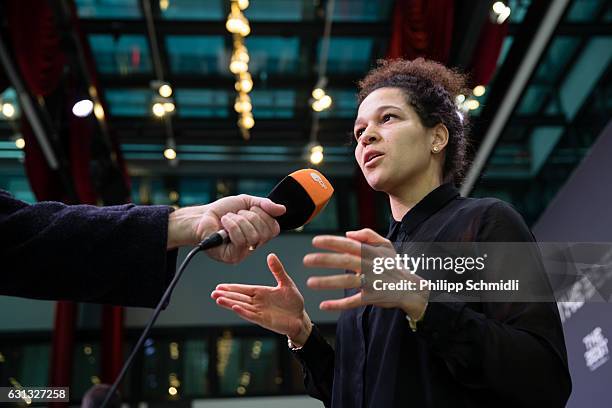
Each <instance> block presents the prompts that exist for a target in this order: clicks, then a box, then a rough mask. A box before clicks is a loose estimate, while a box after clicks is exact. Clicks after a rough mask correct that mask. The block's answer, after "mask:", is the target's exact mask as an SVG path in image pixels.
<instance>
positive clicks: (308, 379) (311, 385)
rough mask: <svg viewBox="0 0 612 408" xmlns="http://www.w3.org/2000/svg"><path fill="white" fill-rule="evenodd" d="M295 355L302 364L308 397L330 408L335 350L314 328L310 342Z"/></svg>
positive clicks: (315, 327) (295, 352) (314, 327)
mask: <svg viewBox="0 0 612 408" xmlns="http://www.w3.org/2000/svg"><path fill="white" fill-rule="evenodd" d="M293 355H294V356H295V357H296V358H297V359H298V361H299V362H300V364H302V368H303V371H304V385H305V386H306V392H308V395H310V396H311V397H313V398H316V399H318V400H321V401H323V404H324V405H325V406H326V407H330V406H331V395H332V385H333V382H334V349H333V348H332V347H331V346H330V345H329V343H327V341H326V340H325V338H323V336H322V335H321V332H320V331H319V329H318V328H317V326H312V332H311V333H310V336H309V337H308V340H306V343H305V344H304V346H303V347H302V348H301V349H300V350H297V351H294V352H293Z"/></svg>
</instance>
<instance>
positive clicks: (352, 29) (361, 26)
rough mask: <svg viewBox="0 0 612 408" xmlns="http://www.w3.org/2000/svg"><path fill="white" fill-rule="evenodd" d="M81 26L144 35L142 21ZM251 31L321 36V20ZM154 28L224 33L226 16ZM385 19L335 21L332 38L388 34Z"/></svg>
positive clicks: (266, 24) (256, 26) (159, 22)
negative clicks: (224, 17)
mask: <svg viewBox="0 0 612 408" xmlns="http://www.w3.org/2000/svg"><path fill="white" fill-rule="evenodd" d="M80 21H81V24H82V27H83V29H84V30H85V31H86V32H88V33H90V34H145V33H146V30H147V28H146V23H145V22H144V20H115V19H92V18H83V19H81V20H80ZM249 25H250V26H251V32H252V33H257V34H256V35H257V36H260V35H265V36H275V37H278V36H280V37H294V36H298V37H314V38H318V37H320V36H321V22H320V21H283V22H278V21H253V22H251V21H249ZM155 27H156V29H157V30H158V32H159V33H162V34H165V35H168V34H170V35H173V34H174V35H221V36H225V35H227V30H226V28H225V19H223V20H222V21H219V20H213V21H206V20H180V21H176V20H166V19H156V20H155ZM390 34H391V26H390V24H389V23H388V22H374V23H373V22H359V23H355V22H337V23H336V22H334V37H347V36H350V37H369V38H371V37H389V35H390Z"/></svg>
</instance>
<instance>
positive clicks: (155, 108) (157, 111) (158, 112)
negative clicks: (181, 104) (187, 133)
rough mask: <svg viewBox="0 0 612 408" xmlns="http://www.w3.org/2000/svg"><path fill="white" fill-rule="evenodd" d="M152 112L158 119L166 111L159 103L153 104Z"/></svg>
mask: <svg viewBox="0 0 612 408" xmlns="http://www.w3.org/2000/svg"><path fill="white" fill-rule="evenodd" d="M152 110H153V114H154V115H155V116H157V117H158V118H161V117H162V116H164V115H165V114H166V109H165V108H164V105H163V104H161V103H160V102H157V103H154V104H153V107H152Z"/></svg>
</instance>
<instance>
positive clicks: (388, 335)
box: [294, 184, 571, 408]
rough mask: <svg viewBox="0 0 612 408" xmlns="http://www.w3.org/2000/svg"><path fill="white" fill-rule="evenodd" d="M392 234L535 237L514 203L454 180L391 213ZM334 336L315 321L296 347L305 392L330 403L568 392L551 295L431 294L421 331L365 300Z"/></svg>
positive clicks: (410, 238) (561, 398)
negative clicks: (524, 298) (496, 299)
mask: <svg viewBox="0 0 612 408" xmlns="http://www.w3.org/2000/svg"><path fill="white" fill-rule="evenodd" d="M387 237H388V238H389V239H390V240H391V241H393V242H395V243H397V242H399V243H401V242H432V241H436V242H525V241H533V240H534V238H533V235H532V234H531V232H530V231H529V229H528V228H527V226H526V225H525V223H524V222H523V220H522V218H521V217H520V215H519V214H518V213H517V212H516V211H514V210H513V209H512V208H511V207H510V206H509V205H508V204H506V203H504V202H502V201H500V200H497V199H492V198H486V199H468V198H462V197H460V196H459V194H458V192H457V190H456V189H455V188H454V187H453V186H452V185H450V184H444V185H442V186H440V187H438V188H437V189H435V190H434V191H432V192H431V193H429V194H428V195H427V196H426V197H425V198H423V200H421V201H420V202H419V203H418V204H417V205H416V206H414V208H412V209H411V210H410V211H409V212H408V213H407V214H406V216H405V217H404V218H403V219H402V221H401V222H397V221H392V222H391V226H390V229H389V234H388V236H387ZM397 248H398V245H396V249H397ZM397 250H398V252H399V251H400V250H399V249H397ZM542 275H543V276H542V279H544V280H545V279H546V278H545V276H544V274H543V273H542ZM547 285H548V284H547ZM353 293H356V291H355V290H352V291H347V293H346V294H347V295H351V294H353ZM336 335H337V336H336V347H335V352H334V350H333V349H332V348H331V347H330V346H329V345H328V344H327V343H326V342H325V340H324V339H323V338H322V336H321V335H320V333H319V332H318V331H317V329H316V327H314V328H313V333H312V334H311V336H310V337H309V338H308V340H307V342H306V344H305V345H304V347H303V348H302V349H301V350H300V351H297V352H295V353H294V354H295V355H296V357H297V358H298V359H299V360H300V362H301V363H302V366H303V368H304V381H305V384H306V388H307V391H308V393H309V394H310V395H311V396H313V397H315V398H318V399H320V400H322V401H323V403H324V404H325V406H326V407H334V408H365V407H368V408H374V407H381V408H393V407H398V408H399V407H418V408H421V407H457V408H459V407H505V406H509V407H510V406H511V407H530V406H534V407H547V408H552V407H563V406H565V403H566V401H567V399H568V398H569V394H570V390H571V380H570V376H569V371H568V367H567V356H566V350H565V342H564V338H563V332H562V329H561V321H560V319H559V315H558V310H557V307H556V304H554V303H493V302H492V303H463V302H459V301H448V302H430V303H429V305H428V307H427V309H426V312H425V315H424V318H423V320H422V321H421V322H420V323H419V327H418V330H417V331H416V332H412V331H411V329H410V327H409V324H408V321H407V320H406V318H405V314H404V312H403V311H402V310H399V309H384V308H379V307H373V306H366V307H359V308H356V309H352V310H349V311H345V312H343V313H342V314H341V316H340V318H339V320H338V324H337V331H336Z"/></svg>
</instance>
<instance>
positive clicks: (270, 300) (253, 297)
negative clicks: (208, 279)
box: [211, 254, 312, 346]
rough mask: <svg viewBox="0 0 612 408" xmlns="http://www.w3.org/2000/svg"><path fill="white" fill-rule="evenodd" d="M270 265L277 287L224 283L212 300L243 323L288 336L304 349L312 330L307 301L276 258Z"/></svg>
mask: <svg viewBox="0 0 612 408" xmlns="http://www.w3.org/2000/svg"><path fill="white" fill-rule="evenodd" d="M267 262H268V268H269V269H270V272H272V275H274V278H275V279H276V282H277V285H276V286H274V287H272V286H259V285H240V284H230V283H222V284H220V285H217V288H216V289H215V290H214V291H213V292H212V293H211V297H212V298H213V299H215V300H216V301H217V304H218V305H219V306H221V307H224V308H226V309H229V310H231V311H233V312H234V313H236V314H237V315H238V316H240V317H242V318H243V319H245V320H247V321H249V322H251V323H255V324H258V325H259V326H261V327H264V328H266V329H268V330H272V331H274V332H276V333H279V334H284V335H287V336H289V338H291V340H292V342H293V343H294V344H296V345H298V346H300V345H303V344H304V343H305V342H306V339H308V336H309V335H310V331H311V330H312V323H311V322H310V318H309V317H308V315H307V314H306V311H305V310H304V298H303V297H302V294H301V293H300V291H299V290H298V288H297V287H296V286H295V283H294V282H293V280H292V279H291V278H290V277H289V275H288V274H287V272H286V271H285V268H284V267H283V264H282V263H281V261H280V260H279V259H278V257H277V256H276V255H274V254H270V255H268V258H267Z"/></svg>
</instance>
